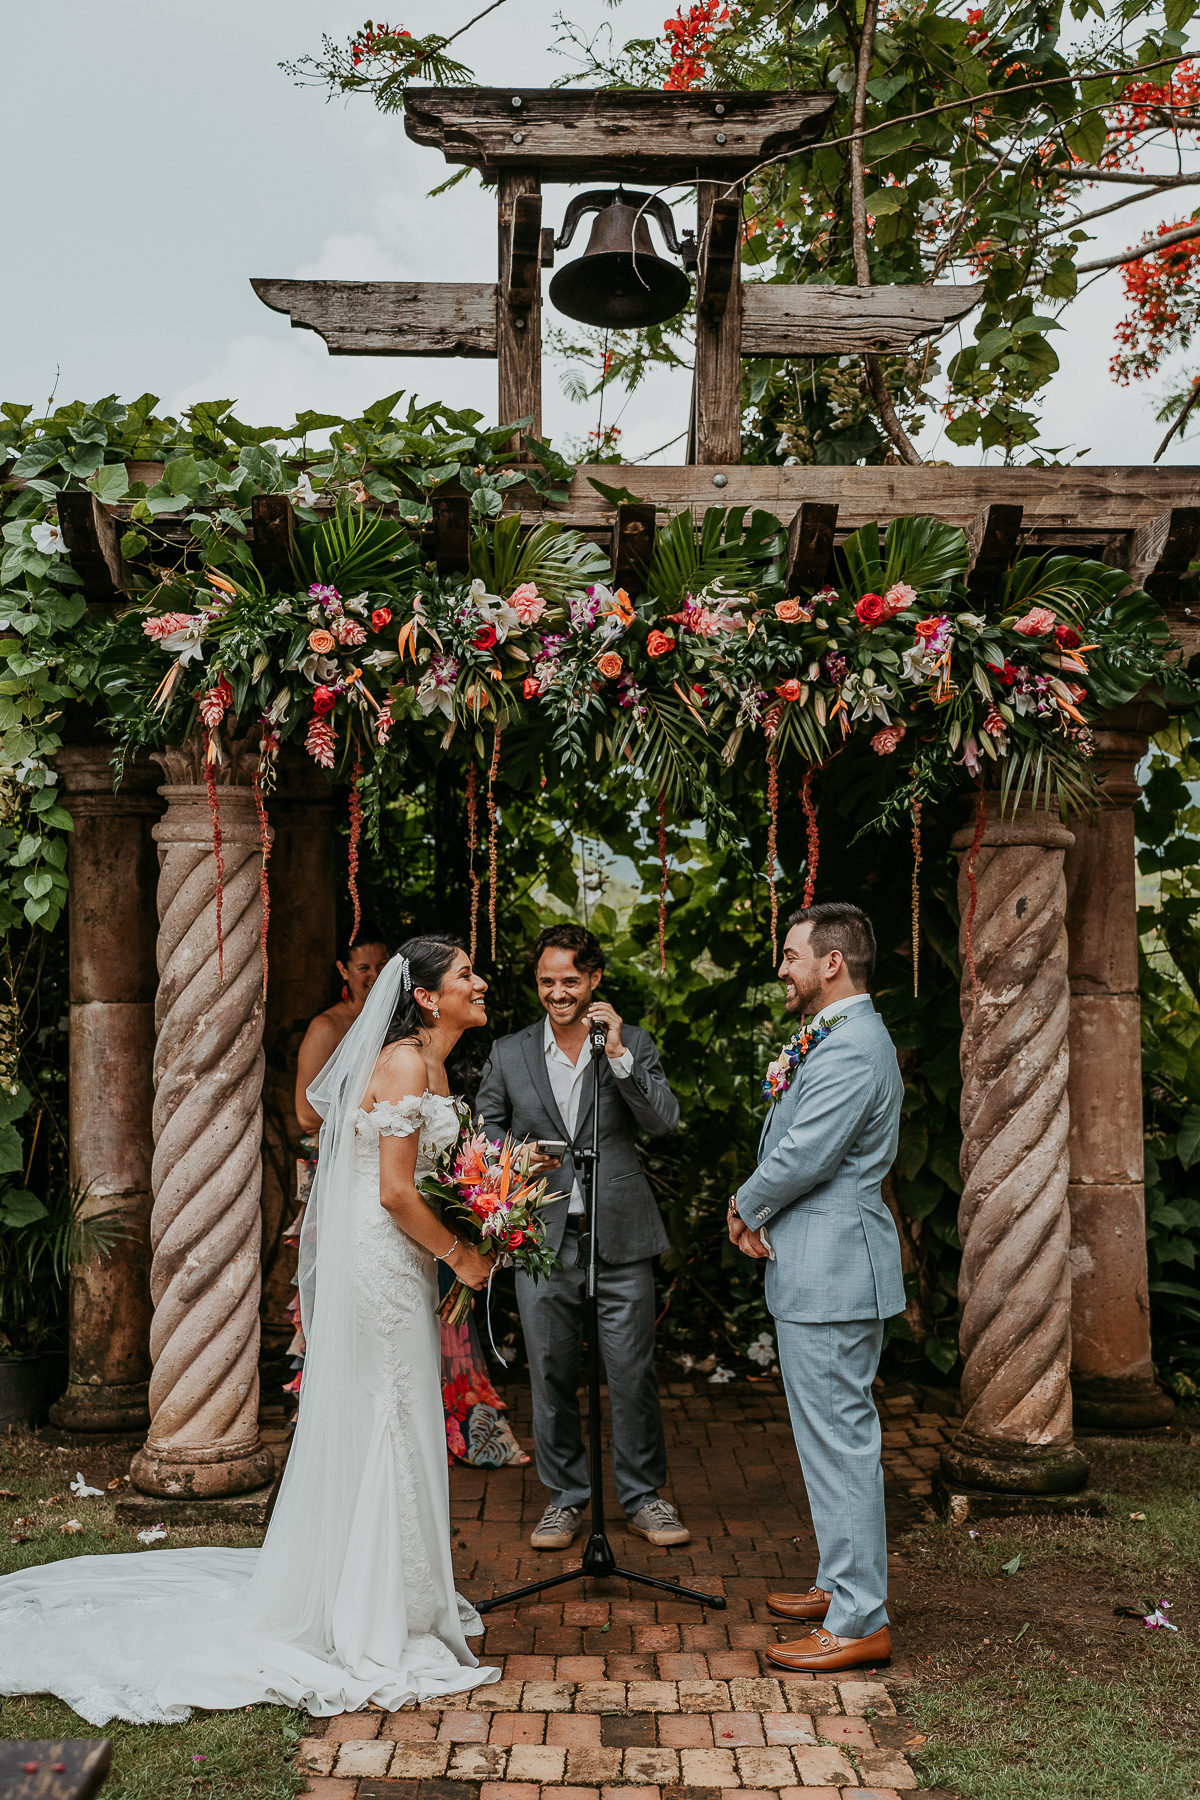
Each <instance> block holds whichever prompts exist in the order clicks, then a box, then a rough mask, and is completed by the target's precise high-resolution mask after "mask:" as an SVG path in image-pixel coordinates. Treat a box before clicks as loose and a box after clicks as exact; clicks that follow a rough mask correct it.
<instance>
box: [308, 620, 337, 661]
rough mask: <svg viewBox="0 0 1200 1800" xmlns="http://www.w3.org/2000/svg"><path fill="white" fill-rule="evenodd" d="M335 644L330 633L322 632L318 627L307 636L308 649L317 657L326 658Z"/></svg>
mask: <svg viewBox="0 0 1200 1800" xmlns="http://www.w3.org/2000/svg"><path fill="white" fill-rule="evenodd" d="M335 642H336V639H335V638H334V635H333V633H332V631H322V630H321V629H320V628H319V627H318V629H317V630H316V631H310V632H309V634H308V647H309V649H310V650H314V651H315V652H316V654H317V655H318V656H328V655H329V652H330V651H331V650H332V649H333V646H334V644H335Z"/></svg>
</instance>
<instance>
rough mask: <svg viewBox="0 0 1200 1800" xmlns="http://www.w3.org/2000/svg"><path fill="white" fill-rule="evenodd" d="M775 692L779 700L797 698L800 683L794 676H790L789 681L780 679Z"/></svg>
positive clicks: (798, 696)
mask: <svg viewBox="0 0 1200 1800" xmlns="http://www.w3.org/2000/svg"><path fill="white" fill-rule="evenodd" d="M775 692H776V693H777V694H778V695H779V698H780V699H781V700H798V699H799V698H800V683H799V682H798V681H797V680H796V678H795V676H792V678H791V680H789V681H781V682H780V684H779V686H778V687H777V688H776V689H775Z"/></svg>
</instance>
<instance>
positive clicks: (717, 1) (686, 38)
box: [663, 0, 734, 91]
mask: <svg viewBox="0 0 1200 1800" xmlns="http://www.w3.org/2000/svg"><path fill="white" fill-rule="evenodd" d="M733 12H734V9H733V8H732V7H729V6H726V5H724V4H723V0H695V4H693V5H691V6H689V7H688V9H687V12H686V13H685V12H684V10H683V7H682V6H680V7H679V8H678V10H677V11H676V14H675V17H674V18H673V19H664V21H663V38H664V40H665V41H666V45H667V48H668V49H669V51H670V53H671V72H670V74H669V75H668V76H667V79H666V80H665V81H664V82H663V87H664V88H665V89H667V90H668V91H672V90H674V91H678V90H680V89H687V88H696V87H700V86H701V84H702V83H703V81H704V77H705V74H706V70H705V67H704V59H705V57H706V56H707V55H708V54H709V52H710V51H711V49H712V45H713V38H714V36H715V35H716V28H717V26H718V25H727V24H728V23H729V21H730V20H731V19H732V17H733Z"/></svg>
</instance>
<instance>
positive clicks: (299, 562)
mask: <svg viewBox="0 0 1200 1800" xmlns="http://www.w3.org/2000/svg"><path fill="white" fill-rule="evenodd" d="M418 554H419V552H418V550H417V547H416V545H414V543H413V541H412V539H411V537H410V536H409V533H408V532H407V531H406V530H405V529H404V527H403V526H402V525H395V524H393V523H392V521H391V520H390V519H387V518H385V517H384V516H383V514H382V513H373V512H367V510H366V509H365V507H361V506H354V507H339V509H338V511H337V512H336V513H334V515H333V516H332V518H329V519H325V520H323V521H322V522H321V524H319V525H300V526H298V527H297V530H296V537H295V545H294V549H293V556H292V560H293V564H294V567H295V572H296V575H297V577H298V578H299V579H300V581H302V582H304V583H306V584H308V585H310V586H311V584H312V583H313V582H322V583H326V584H328V585H329V586H330V587H336V588H338V589H340V590H341V591H342V592H350V591H352V590H353V589H354V588H362V587H370V586H378V585H380V583H386V582H388V581H394V580H395V579H396V577H397V576H398V575H400V574H401V573H402V572H403V570H404V569H405V568H406V567H407V566H409V565H410V564H412V563H415V562H416V560H417V557H418Z"/></svg>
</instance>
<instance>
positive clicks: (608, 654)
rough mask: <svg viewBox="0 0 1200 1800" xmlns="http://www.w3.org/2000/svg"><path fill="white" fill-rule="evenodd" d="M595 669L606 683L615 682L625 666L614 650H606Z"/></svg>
mask: <svg viewBox="0 0 1200 1800" xmlns="http://www.w3.org/2000/svg"><path fill="white" fill-rule="evenodd" d="M596 667H597V668H598V669H599V671H600V673H601V674H602V675H603V677H604V679H605V680H606V681H615V680H616V679H617V676H618V675H619V674H620V673H621V671H622V670H623V669H624V667H625V665H624V663H623V662H622V661H621V659H620V657H619V656H618V655H617V653H616V651H615V650H606V651H605V652H604V655H603V656H602V657H601V658H600V660H599V661H598V662H597V664H596Z"/></svg>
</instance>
